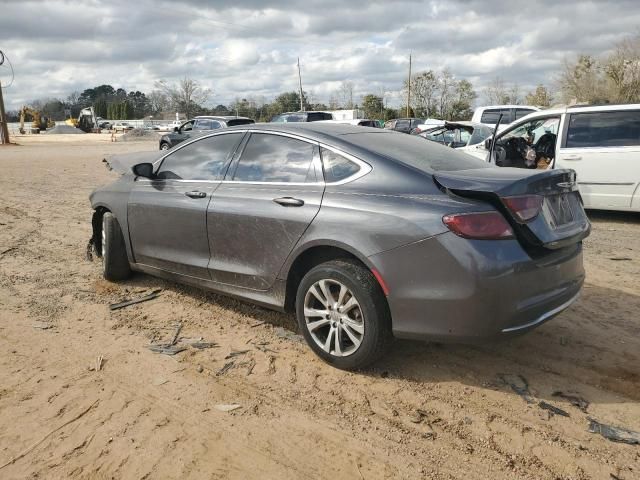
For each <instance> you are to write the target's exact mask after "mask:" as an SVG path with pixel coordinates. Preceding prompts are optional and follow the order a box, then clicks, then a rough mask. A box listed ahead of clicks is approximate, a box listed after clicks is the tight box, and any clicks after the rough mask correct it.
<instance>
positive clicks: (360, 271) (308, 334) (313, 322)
mask: <svg viewBox="0 0 640 480" xmlns="http://www.w3.org/2000/svg"><path fill="white" fill-rule="evenodd" d="M343 288H344V289H346V291H344V293H343V294H341V292H342V289H343ZM324 292H328V295H330V296H331V299H329V301H327V295H325V293H324ZM318 294H319V295H318ZM341 298H342V300H341ZM352 298H353V300H355V306H354V302H353V301H352ZM331 300H333V302H334V303H333V304H332V303H331ZM327 305H328V307H329V308H328V307H327ZM339 305H342V306H343V307H344V308H342V307H340V309H338V308H337V307H338V306H339ZM305 307H307V309H306V313H307V315H306V316H305ZM321 312H322V315H321V314H320V313H321ZM324 312H327V313H324ZM296 315H297V318H298V325H299V327H300V331H301V332H302V334H303V335H304V338H305V340H306V341H307V344H308V345H309V346H310V347H311V349H312V350H313V351H314V352H315V353H316V354H317V355H318V356H319V357H320V358H321V359H322V360H324V361H325V362H327V363H329V364H330V365H332V366H334V367H336V368H340V369H343V370H354V369H360V368H363V367H366V366H367V365H370V364H371V363H373V362H375V361H376V360H378V359H379V358H380V357H382V356H383V355H384V353H385V352H386V350H387V348H388V346H389V344H390V343H391V338H392V336H391V315H390V314H389V307H388V305H387V302H386V299H385V297H384V293H383V292H382V289H381V288H380V285H379V284H378V282H377V281H376V279H375V277H374V276H373V275H372V273H371V272H370V271H369V270H368V269H367V268H365V267H364V266H363V265H361V264H360V263H357V262H355V261H353V260H349V259H343V260H342V259H341V260H332V261H330V262H326V263H322V264H320V265H317V266H315V267H314V268H312V269H311V270H310V271H309V272H308V273H307V274H306V275H305V276H304V278H303V279H302V281H301V282H300V285H299V286H298V291H297V294H296ZM327 317H328V318H327ZM330 336H331V339H329V337H330ZM357 341H359V343H358V342H357ZM327 342H328V343H327Z"/></svg>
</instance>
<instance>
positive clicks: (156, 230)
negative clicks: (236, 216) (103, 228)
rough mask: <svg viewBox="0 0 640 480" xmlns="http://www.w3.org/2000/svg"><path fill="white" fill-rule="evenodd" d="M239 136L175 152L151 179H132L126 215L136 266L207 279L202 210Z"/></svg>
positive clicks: (204, 141) (216, 137)
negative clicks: (146, 266)
mask: <svg viewBox="0 0 640 480" xmlns="http://www.w3.org/2000/svg"><path fill="white" fill-rule="evenodd" d="M243 136H244V132H237V133H230V134H221V135H214V136H210V137H205V138H202V139H199V140H196V141H194V142H192V143H189V144H186V145H184V146H182V147H178V148H177V149H176V150H175V151H173V152H172V153H170V154H169V155H167V156H166V157H164V159H163V160H162V162H161V164H160V165H159V167H158V169H157V171H156V174H155V178H153V179H145V178H141V177H138V178H137V179H136V185H135V186H134V187H133V189H132V191H131V194H130V196H129V203H128V212H127V214H128V222H129V235H130V239H131V247H132V249H133V255H134V258H135V261H136V263H140V264H144V265H148V266H151V267H156V268H159V269H162V270H167V271H171V272H175V273H180V274H184V275H189V276H193V277H198V278H205V279H208V278H209V271H208V268H207V266H208V264H209V257H210V252H209V241H208V238H207V225H206V222H207V206H208V205H209V201H210V199H211V194H212V193H213V191H214V190H215V188H216V187H217V186H218V185H219V183H220V181H221V180H222V179H223V178H224V174H225V172H226V169H227V168H228V166H229V162H230V161H231V157H232V155H233V153H234V151H235V149H236V147H237V146H238V145H239V144H240V141H241V139H242V137H243Z"/></svg>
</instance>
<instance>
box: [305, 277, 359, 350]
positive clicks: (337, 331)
mask: <svg viewBox="0 0 640 480" xmlns="http://www.w3.org/2000/svg"><path fill="white" fill-rule="evenodd" d="M304 318H305V323H306V327H307V330H308V331H309V334H310V335H311V338H313V341H314V342H315V343H316V344H317V345H318V346H319V347H320V348H322V349H323V350H324V351H325V352H327V353H329V354H331V355H335V356H338V357H346V356H349V355H352V354H353V353H355V352H356V350H358V348H359V347H360V345H361V343H362V340H363V338H364V329H365V324H364V323H365V322H364V315H363V313H362V309H361V308H360V304H359V303H358V300H357V299H356V297H355V296H354V294H353V292H352V291H351V290H350V289H349V288H348V287H347V286H346V285H344V284H342V283H340V282H338V281H337V280H331V279H324V280H319V281H317V282H316V283H314V284H313V285H311V287H309V289H308V290H307V293H306V295H305V297H304Z"/></svg>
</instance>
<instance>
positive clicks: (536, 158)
mask: <svg viewBox="0 0 640 480" xmlns="http://www.w3.org/2000/svg"><path fill="white" fill-rule="evenodd" d="M559 125H560V117H547V118H537V119H535V120H530V121H528V122H525V123H523V124H522V125H518V126H517V127H516V128H514V129H513V130H510V131H509V132H507V133H505V134H504V135H502V136H501V137H498V139H497V141H496V148H495V150H494V154H495V163H496V165H498V166H501V167H517V168H538V169H545V168H548V167H549V166H550V165H551V161H552V160H553V159H554V158H555V148H556V139H557V136H558V127H559Z"/></svg>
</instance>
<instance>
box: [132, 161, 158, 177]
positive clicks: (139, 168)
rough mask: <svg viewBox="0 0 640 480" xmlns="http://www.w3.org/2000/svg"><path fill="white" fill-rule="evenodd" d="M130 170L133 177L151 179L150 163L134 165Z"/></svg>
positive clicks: (151, 166) (151, 168) (151, 169)
mask: <svg viewBox="0 0 640 480" xmlns="http://www.w3.org/2000/svg"><path fill="white" fill-rule="evenodd" d="M131 170H132V171H133V173H134V175H136V176H138V177H144V178H153V164H152V163H138V164H137V165H134V166H133V167H132V168H131Z"/></svg>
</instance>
